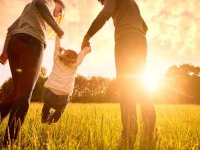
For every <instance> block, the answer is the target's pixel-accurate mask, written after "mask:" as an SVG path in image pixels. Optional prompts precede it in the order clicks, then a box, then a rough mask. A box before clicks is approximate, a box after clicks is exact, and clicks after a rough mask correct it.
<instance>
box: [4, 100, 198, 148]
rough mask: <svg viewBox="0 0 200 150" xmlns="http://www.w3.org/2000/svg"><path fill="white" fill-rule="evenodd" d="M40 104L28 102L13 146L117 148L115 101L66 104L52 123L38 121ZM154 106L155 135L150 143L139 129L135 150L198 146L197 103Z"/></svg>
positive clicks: (118, 126) (118, 128) (118, 120)
mask: <svg viewBox="0 0 200 150" xmlns="http://www.w3.org/2000/svg"><path fill="white" fill-rule="evenodd" d="M41 107H42V104H36V103H31V106H30V108H29V111H28V114H27V117H26V120H25V122H24V124H23V126H22V130H21V132H20V134H19V137H18V141H17V142H16V143H15V145H14V147H15V148H14V150H15V149H16V150H117V149H118V148H119V143H120V136H121V130H122V125H121V118H120V108H119V104H70V105H69V106H68V107H67V109H66V110H65V112H64V114H63V116H62V117H61V119H60V120H59V122H57V123H55V124H52V125H48V124H41ZM155 108H156V114H157V123H156V127H157V130H158V138H157V139H156V141H154V143H153V144H152V143H148V142H147V143H145V142H144V137H143V136H142V134H141V133H140V132H139V133H138V136H137V139H136V143H135V145H134V149H135V150H143V149H144V150H151V149H157V150H199V149H200V106H198V105H155ZM138 110H139V109H138ZM6 124H7V119H6V120H4V122H3V123H2V125H1V128H0V140H1V141H2V138H3V134H4V131H5V127H6ZM152 145H154V146H152ZM153 147H154V148H153ZM11 149H13V148H12V147H9V148H8V150H11ZM121 149H125V148H121Z"/></svg>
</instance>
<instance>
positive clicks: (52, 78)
mask: <svg viewBox="0 0 200 150" xmlns="http://www.w3.org/2000/svg"><path fill="white" fill-rule="evenodd" d="M59 47H60V38H59V37H58V36H57V37H56V41H55V52H54V65H53V69H52V71H51V73H50V75H49V77H48V79H47V81H46V82H45V84H44V86H45V87H46V88H49V89H50V90H51V91H52V92H54V93H55V94H57V95H68V94H69V95H71V94H72V93H73V89H74V83H75V77H76V72H77V69H78V66H79V65H80V64H81V63H82V61H83V59H84V58H85V56H86V54H88V53H89V52H90V47H85V48H84V49H83V50H82V51H81V52H80V53H79V54H78V57H77V61H76V63H74V64H73V65H72V66H70V67H69V66H66V65H64V64H63V63H62V62H61V61H60V59H59V57H58V55H59V54H60V51H59Z"/></svg>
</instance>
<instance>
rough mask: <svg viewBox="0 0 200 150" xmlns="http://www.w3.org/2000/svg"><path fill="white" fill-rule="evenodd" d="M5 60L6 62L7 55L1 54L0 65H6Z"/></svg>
mask: <svg viewBox="0 0 200 150" xmlns="http://www.w3.org/2000/svg"><path fill="white" fill-rule="evenodd" d="M7 60H8V56H7V53H2V54H1V55H0V63H1V64H2V65H4V64H6V62H7Z"/></svg>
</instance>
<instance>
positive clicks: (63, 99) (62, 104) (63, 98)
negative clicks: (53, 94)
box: [49, 95, 69, 124]
mask: <svg viewBox="0 0 200 150" xmlns="http://www.w3.org/2000/svg"><path fill="white" fill-rule="evenodd" d="M68 103H69V99H68V95H58V96H57V100H56V101H55V103H54V107H53V108H54V109H55V112H54V113H53V115H52V117H51V119H49V123H50V124H51V123H55V122H57V121H58V120H59V119H60V117H61V115H62V114H63V112H64V110H65V108H66V106H67V105H68Z"/></svg>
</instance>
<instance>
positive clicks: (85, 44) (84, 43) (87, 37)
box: [81, 34, 90, 50]
mask: <svg viewBox="0 0 200 150" xmlns="http://www.w3.org/2000/svg"><path fill="white" fill-rule="evenodd" d="M89 40H90V36H89V35H87V34H86V35H85V36H84V38H83V41H82V45H81V50H83V49H84V48H85V47H90V42H89Z"/></svg>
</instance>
